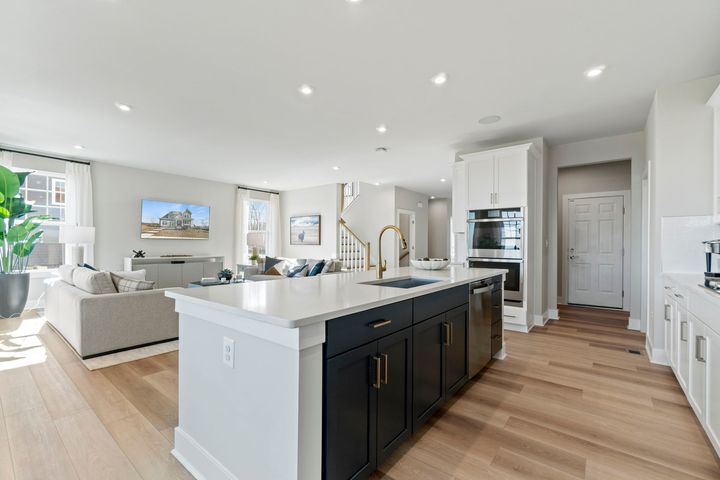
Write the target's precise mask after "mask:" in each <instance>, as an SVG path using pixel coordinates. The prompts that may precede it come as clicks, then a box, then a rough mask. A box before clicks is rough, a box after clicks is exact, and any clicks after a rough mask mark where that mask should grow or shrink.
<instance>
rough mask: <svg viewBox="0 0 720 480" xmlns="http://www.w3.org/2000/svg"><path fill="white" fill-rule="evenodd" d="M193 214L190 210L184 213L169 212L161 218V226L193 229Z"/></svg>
mask: <svg viewBox="0 0 720 480" xmlns="http://www.w3.org/2000/svg"><path fill="white" fill-rule="evenodd" d="M192 224H193V223H192V212H191V211H190V210H188V209H185V211H182V212H168V213H166V214H165V215H163V216H162V217H160V226H161V227H162V228H174V229H176V230H177V229H181V228H190V227H192Z"/></svg>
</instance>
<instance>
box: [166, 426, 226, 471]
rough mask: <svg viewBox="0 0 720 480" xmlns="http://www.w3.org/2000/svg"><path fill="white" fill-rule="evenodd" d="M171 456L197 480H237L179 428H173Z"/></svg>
mask: <svg viewBox="0 0 720 480" xmlns="http://www.w3.org/2000/svg"><path fill="white" fill-rule="evenodd" d="M172 454H173V456H174V457H175V458H176V459H177V461H178V462H180V463H181V464H182V465H183V467H185V468H186V469H187V470H188V472H190V473H191V474H192V476H193V477H195V478H196V479H197V480H221V479H222V480H238V478H237V477H236V476H235V475H233V474H232V473H231V472H230V470H228V469H227V468H225V466H224V465H223V464H222V463H220V462H219V461H218V459H216V458H215V457H213V456H212V455H211V454H210V452H208V451H207V450H205V449H204V448H203V447H202V446H200V444H199V443H197V442H196V441H195V439H193V438H192V437H191V436H190V435H188V434H187V433H185V431H183V430H182V429H181V428H180V427H175V448H173V450H172Z"/></svg>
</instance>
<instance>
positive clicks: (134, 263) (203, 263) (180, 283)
mask: <svg viewBox="0 0 720 480" xmlns="http://www.w3.org/2000/svg"><path fill="white" fill-rule="evenodd" d="M224 263H225V258H224V257H219V256H208V257H146V258H131V257H125V259H124V260H123V269H124V270H125V271H132V270H143V269H144V270H146V271H147V274H146V277H145V278H147V279H148V280H150V281H154V282H155V285H156V286H157V288H169V287H185V286H186V285H187V284H188V283H190V282H198V281H200V279H201V278H203V277H215V276H217V274H218V272H220V270H222V269H223V266H224Z"/></svg>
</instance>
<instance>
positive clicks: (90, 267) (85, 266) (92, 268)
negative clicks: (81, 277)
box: [78, 263, 100, 272]
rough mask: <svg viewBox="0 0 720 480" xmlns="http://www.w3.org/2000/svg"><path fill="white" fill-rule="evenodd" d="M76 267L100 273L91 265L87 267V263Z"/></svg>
mask: <svg viewBox="0 0 720 480" xmlns="http://www.w3.org/2000/svg"><path fill="white" fill-rule="evenodd" d="M78 267H84V268H89V269H90V270H93V271H95V272H99V271H100V270H98V269H97V268H95V267H93V266H92V265H88V264H87V263H83V264H82V265H78Z"/></svg>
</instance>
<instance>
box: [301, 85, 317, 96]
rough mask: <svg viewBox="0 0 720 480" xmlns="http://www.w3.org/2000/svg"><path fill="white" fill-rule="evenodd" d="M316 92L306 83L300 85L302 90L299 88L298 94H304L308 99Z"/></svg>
mask: <svg viewBox="0 0 720 480" xmlns="http://www.w3.org/2000/svg"><path fill="white" fill-rule="evenodd" d="M314 91H315V90H314V89H313V87H311V86H310V85H308V84H306V83H303V84H302V85H300V88H298V92H300V93H302V94H303V95H305V96H306V97H309V96H310V95H312V94H313V92H314Z"/></svg>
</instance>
